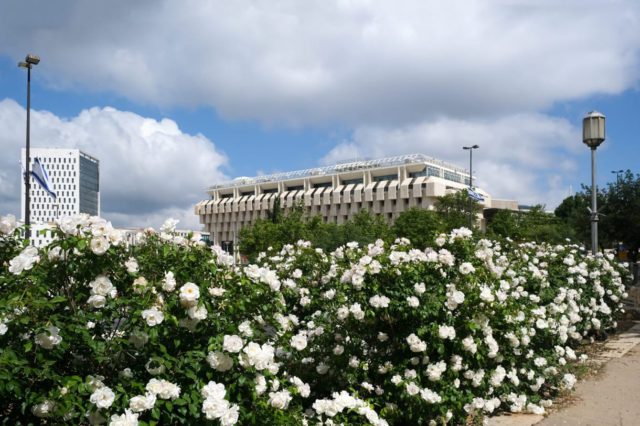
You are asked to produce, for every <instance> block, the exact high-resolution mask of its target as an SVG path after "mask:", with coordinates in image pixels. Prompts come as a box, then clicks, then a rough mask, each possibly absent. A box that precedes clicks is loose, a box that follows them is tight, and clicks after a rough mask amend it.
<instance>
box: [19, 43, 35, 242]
mask: <svg viewBox="0 0 640 426" xmlns="http://www.w3.org/2000/svg"><path fill="white" fill-rule="evenodd" d="M38 63H40V57H38V56H36V55H32V54H28V55H27V56H26V58H25V59H24V62H20V63H18V66H19V67H20V68H26V69H27V149H26V152H25V164H26V166H25V172H24V224H25V232H26V237H27V238H28V239H30V238H31V228H30V225H31V218H30V216H31V212H30V211H29V210H30V204H31V200H30V195H31V194H30V192H31V152H30V148H31V143H30V142H31V140H30V138H31V68H33V66H34V65H38Z"/></svg>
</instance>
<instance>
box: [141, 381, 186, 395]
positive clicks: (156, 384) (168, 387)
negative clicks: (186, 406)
mask: <svg viewBox="0 0 640 426" xmlns="http://www.w3.org/2000/svg"><path fill="white" fill-rule="evenodd" d="M146 389H147V391H148V392H149V393H150V394H152V395H155V396H157V397H158V398H160V399H176V398H178V397H179V396H180V386H178V385H176V384H174V383H171V382H169V381H167V380H158V379H151V380H149V382H148V383H147V386H146Z"/></svg>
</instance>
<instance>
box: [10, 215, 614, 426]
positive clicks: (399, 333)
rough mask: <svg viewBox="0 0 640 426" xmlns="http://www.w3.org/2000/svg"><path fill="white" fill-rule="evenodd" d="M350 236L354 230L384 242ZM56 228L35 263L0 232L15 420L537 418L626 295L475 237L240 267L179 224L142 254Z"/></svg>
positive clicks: (604, 268) (97, 227) (88, 226)
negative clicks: (504, 412) (529, 413)
mask: <svg viewBox="0 0 640 426" xmlns="http://www.w3.org/2000/svg"><path fill="white" fill-rule="evenodd" d="M287 220H288V219H287V218H284V217H283V218H282V219H281V220H280V222H278V223H286V221H287ZM296 221H297V222H300V221H302V219H300V218H299V219H296ZM305 223H307V222H305ZM308 223H309V225H310V226H309V228H310V229H314V226H315V227H319V226H320V225H319V222H317V221H316V222H314V219H311V220H310V221H309V222H308ZM356 223H357V224H358V226H356V228H355V230H356V231H357V233H355V232H356V231H354V230H351V231H350V232H354V234H349V235H359V236H360V237H361V238H363V239H365V238H374V237H375V236H378V235H379V233H380V232H382V231H384V228H382V229H375V228H376V227H382V226H383V225H382V224H383V222H377V219H375V218H371V217H369V218H367V217H366V216H365V215H364V214H363V215H362V216H361V217H359V219H358V221H356ZM321 228H322V227H321ZM364 228H367V229H364ZM369 228H373V230H371V232H365V231H367V230H368V229H369ZM301 229H306V228H305V227H302V228H301ZM322 229H325V228H322ZM326 229H329V230H331V229H338V228H337V227H335V225H334V227H328V228H326ZM282 232H290V231H286V230H283V231H282ZM295 232H297V231H294V233H295ZM331 232H333V231H327V234H326V235H327V238H331V237H330V236H329V235H330V233H331ZM54 233H55V234H56V235H57V237H58V240H57V241H55V242H54V243H53V244H52V245H50V246H48V247H47V248H44V249H42V250H36V249H34V248H32V247H23V246H21V242H20V241H19V240H18V239H17V238H16V237H15V235H14V236H5V235H0V247H2V251H0V254H1V255H2V257H0V289H1V292H0V413H2V418H3V422H4V423H5V424H39V423H46V424H86V423H89V422H95V421H96V420H97V419H98V418H100V417H101V418H103V419H104V420H106V421H109V420H110V421H111V422H112V423H114V424H116V416H120V415H125V414H123V413H126V415H127V416H129V417H130V419H129V422H127V423H126V424H131V425H135V424H138V422H140V424H143V425H146V424H148V425H151V424H172V425H173V424H205V423H211V422H213V424H227V425H233V424H235V423H237V424H242V425H264V424H268V425H274V426H277V425H287V426H288V425H297V424H302V423H303V418H305V417H307V420H308V422H309V423H310V424H317V423H319V422H320V423H321V422H323V421H325V420H326V419H328V418H331V420H332V421H333V422H335V423H338V424H345V425H360V424H374V425H378V426H384V425H386V424H391V425H405V424H428V423H429V422H430V421H435V422H440V423H443V422H444V421H445V419H450V423H451V424H461V423H463V422H464V421H465V419H466V418H467V417H468V416H469V415H470V414H471V415H472V416H473V415H476V414H477V415H479V414H480V412H481V411H484V412H487V413H491V412H494V411H497V410H501V409H510V407H513V406H517V404H518V402H517V401H514V400H512V399H513V398H512V397H511V395H518V396H523V397H524V398H525V401H526V404H525V403H520V406H518V407H519V408H518V410H525V411H526V410H534V409H538V408H539V403H540V401H541V400H542V399H548V398H550V397H551V396H553V395H554V394H556V393H557V392H558V391H559V390H561V389H563V388H565V387H567V386H569V385H567V382H571V377H572V376H571V377H569V378H568V379H567V376H565V375H564V373H565V372H566V371H567V370H566V368H567V367H566V366H565V364H566V363H567V362H569V364H570V361H571V360H572V359H575V355H572V353H573V349H571V348H572V347H573V348H577V347H578V345H579V344H580V342H581V341H582V339H583V338H589V337H591V336H596V335H598V334H599V333H601V332H602V331H603V330H607V329H609V328H611V327H613V326H614V315H615V313H616V312H618V311H619V310H620V309H621V307H622V304H621V300H622V298H623V296H624V286H623V284H622V275H621V274H623V271H622V270H621V269H620V268H619V267H618V266H617V265H616V264H615V263H612V262H611V260H612V257H611V256H605V257H598V258H594V257H591V256H585V255H584V254H583V253H582V252H580V251H579V250H578V249H577V248H576V247H572V246H560V245H555V246H550V245H545V244H535V243H526V244H511V243H505V244H504V245H501V244H500V243H497V242H493V241H489V240H486V239H474V238H473V236H472V235H471V233H470V231H469V230H466V229H460V230H455V231H453V232H451V233H450V234H449V235H445V236H439V237H438V238H437V240H436V241H435V243H436V245H434V246H433V247H429V248H427V249H426V250H415V249H413V248H412V247H411V246H410V245H408V244H406V243H405V242H404V241H400V242H398V243H396V244H394V245H389V244H386V243H385V242H384V241H382V240H375V243H373V244H369V245H366V246H365V245H362V244H357V243H349V244H347V245H345V246H341V247H339V248H338V249H336V251H335V253H333V254H327V253H325V252H324V251H322V250H318V249H317V248H316V247H313V246H312V245H311V244H309V243H308V242H303V241H299V242H296V244H285V245H283V246H282V248H281V249H280V250H274V249H272V250H269V251H268V252H267V253H264V254H261V255H259V256H258V259H257V260H258V261H259V264H252V265H248V266H246V267H238V266H235V265H233V264H232V259H231V258H230V257H229V256H228V255H226V254H224V253H223V252H221V251H220V249H219V248H216V247H214V248H212V249H209V248H206V247H204V246H203V245H202V244H201V243H199V242H194V241H190V240H186V239H184V238H182V237H179V236H176V235H174V234H173V233H172V228H171V223H169V225H165V226H163V229H162V230H161V232H159V233H155V232H147V233H145V234H144V235H143V236H142V237H141V238H140V239H139V240H138V241H137V244H136V245H135V246H131V247H127V246H126V245H125V244H124V242H123V241H122V240H121V237H120V236H119V234H118V232H117V231H114V230H113V229H111V227H110V225H109V224H108V223H106V222H104V221H102V220H100V219H98V218H88V217H84V216H81V217H77V218H69V219H63V221H61V225H60V229H56V230H54ZM289 237H290V235H285V236H283V237H282V238H283V239H284V238H289ZM430 246H431V244H430ZM100 297H101V299H100ZM594 303H595V305H594ZM594 306H597V309H594ZM558 348H559V349H558ZM219 357H222V358H224V359H226V361H224V362H223V361H221V360H220V359H222V358H219ZM226 362H229V364H228V365H227V366H226V367H224V366H222V364H224V363H226ZM500 369H504V371H502V372H501V370H500ZM522 371H525V372H526V373H522ZM507 372H508V373H510V374H515V379H513V378H512V379H507V378H506V376H505V374H506V373H507ZM159 380H162V381H165V382H158V381H159ZM539 380H542V381H539ZM163 383H164V384H163ZM456 383H458V384H456ZM158 386H160V387H158ZM206 386H209V388H208V390H207V388H206ZM215 386H221V387H222V391H221V392H220V391H219V390H220V389H219V388H215ZM160 389H162V390H160ZM216 389H218V391H216ZM414 391H415V392H414ZM105 393H106V394H105ZM109 393H110V394H109ZM100 395H102V396H103V398H98V397H99V396H100ZM105 395H106V397H105ZM149 395H151V397H153V398H152V401H151V403H149V405H148V406H146V405H145V406H144V407H140V406H139V404H137V403H136V402H135V401H136V398H138V401H139V398H146V397H148V396H149ZM211 395H214V396H211ZM212 398H213V402H212ZM215 398H217V399H215ZM509 398H512V399H511V400H510V399H509ZM334 399H339V400H340V401H339V403H338V402H337V401H334ZM479 399H481V400H482V402H483V403H482V404H480V405H478V401H479ZM145 404H146V403H145ZM532 404H533V405H532ZM136 407H137V408H136ZM323 407H325V408H323ZM134 409H135V411H136V412H131V410H134ZM234 409H235V410H236V411H235V415H236V416H237V418H234V417H233V416H234V411H233V410H234ZM511 409H513V408H511ZM127 410H129V411H127ZM516 411H517V410H516ZM309 412H311V414H308V413H309ZM220 413H224V415H225V416H229V417H225V418H226V420H227V421H226V423H225V422H222V421H221V420H222V419H220V417H221V416H220V415H218V414H220ZM207 416H209V418H207ZM381 418H384V419H385V420H381ZM387 422H388V423H387ZM118 424H125V423H118Z"/></svg>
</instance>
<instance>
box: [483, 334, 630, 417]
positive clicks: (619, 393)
mask: <svg viewBox="0 0 640 426" xmlns="http://www.w3.org/2000/svg"><path fill="white" fill-rule="evenodd" d="M638 343H640V323H636V324H635V325H634V326H633V327H631V328H630V329H629V330H627V331H625V332H623V333H620V334H618V335H616V336H613V337H612V338H611V339H610V341H608V342H607V343H606V344H605V346H604V350H603V351H602V352H600V353H599V354H598V356H597V357H596V358H595V361H596V365H595V368H598V369H600V370H602V371H600V372H599V374H597V375H596V376H595V377H592V378H589V379H587V380H583V381H580V382H578V384H577V385H576V388H575V391H574V392H573V393H572V394H571V402H570V403H568V404H567V405H563V406H560V407H557V408H556V409H552V412H551V413H550V414H549V415H548V416H547V417H544V418H543V417H542V416H535V415H502V416H498V417H494V418H491V419H489V423H488V424H489V425H490V426H530V425H536V426H640V345H638Z"/></svg>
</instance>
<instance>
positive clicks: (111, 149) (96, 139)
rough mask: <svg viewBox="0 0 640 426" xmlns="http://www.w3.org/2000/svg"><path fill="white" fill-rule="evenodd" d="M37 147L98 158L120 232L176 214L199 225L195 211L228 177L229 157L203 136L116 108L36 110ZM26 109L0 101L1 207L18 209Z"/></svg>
mask: <svg viewBox="0 0 640 426" xmlns="http://www.w3.org/2000/svg"><path fill="white" fill-rule="evenodd" d="M31 120H32V127H31V141H32V146H33V147H50V148H78V149H80V150H83V151H85V152H86V153H88V154H90V155H92V156H95V157H97V158H98V159H99V160H100V180H101V181H100V192H101V207H102V216H104V217H106V218H107V219H110V220H112V221H113V222H114V224H115V225H120V226H143V225H153V226H158V225H159V224H161V223H162V221H163V220H164V219H165V218H167V217H169V216H178V218H179V219H181V224H180V226H183V227H196V228H199V226H198V224H197V217H196V216H195V215H194V214H193V205H194V204H195V203H196V202H197V201H199V200H201V199H203V198H206V194H205V190H206V188H207V186H208V185H210V184H211V183H212V182H214V181H216V180H220V179H224V178H225V176H224V174H223V173H222V172H221V171H220V168H221V167H223V166H224V165H225V164H226V162H227V159H226V157H225V156H224V155H223V154H221V153H220V152H218V151H217V150H216V148H215V147H214V145H213V143H212V142H211V141H210V140H208V139H207V138H206V137H204V136H202V135H189V134H186V133H184V132H182V131H181V130H180V129H179V128H178V126H177V124H176V123H175V122H174V121H172V120H169V119H163V120H160V121H158V120H155V119H151V118H145V117H141V116H139V115H137V114H134V113H132V112H125V111H118V110H116V109H114V108H110V107H107V108H91V109H88V110H83V111H82V112H80V114H78V116H76V117H73V118H70V119H63V118H60V117H57V116H56V115H54V114H52V113H50V112H46V111H33V110H32V112H31ZM24 122H25V110H24V108H23V107H21V106H20V105H18V104H17V103H16V102H14V101H13V100H10V99H4V100H2V101H0V152H2V156H0V209H1V210H2V211H3V213H7V212H8V213H14V214H17V213H19V210H20V205H19V203H20V186H19V185H20V168H19V163H18V162H19V158H20V149H21V148H22V147H23V146H24V135H25V133H24V132H25V129H24Z"/></svg>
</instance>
